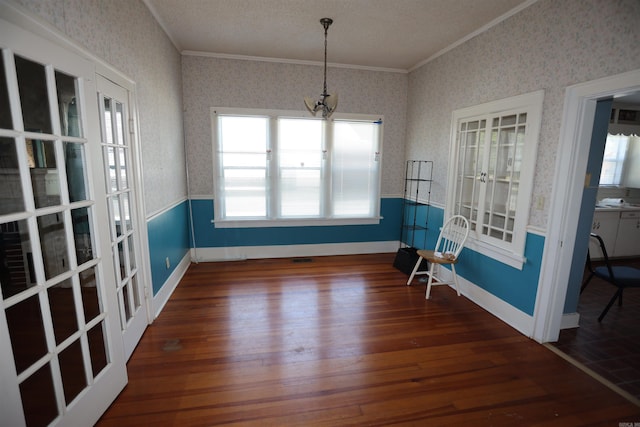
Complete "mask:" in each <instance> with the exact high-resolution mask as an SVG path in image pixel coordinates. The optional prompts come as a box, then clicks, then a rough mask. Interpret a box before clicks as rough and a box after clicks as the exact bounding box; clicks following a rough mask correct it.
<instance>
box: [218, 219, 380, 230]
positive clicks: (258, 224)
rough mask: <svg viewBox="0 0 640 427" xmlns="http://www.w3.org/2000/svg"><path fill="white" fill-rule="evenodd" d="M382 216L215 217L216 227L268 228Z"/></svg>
mask: <svg viewBox="0 0 640 427" xmlns="http://www.w3.org/2000/svg"><path fill="white" fill-rule="evenodd" d="M381 219H382V217H381V216H378V217H374V218H298V219H293V218H292V219H245V220H228V219H213V220H211V223H212V224H214V226H215V228H267V227H327V226H338V225H377V224H380V220H381Z"/></svg>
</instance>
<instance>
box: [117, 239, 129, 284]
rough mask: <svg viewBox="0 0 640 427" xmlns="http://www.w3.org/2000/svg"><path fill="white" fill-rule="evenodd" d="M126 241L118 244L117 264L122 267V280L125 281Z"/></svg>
mask: <svg viewBox="0 0 640 427" xmlns="http://www.w3.org/2000/svg"><path fill="white" fill-rule="evenodd" d="M123 242H124V241H121V242H118V259H117V260H116V262H117V264H116V265H119V266H120V276H119V277H120V279H122V280H124V279H125V278H126V277H127V267H126V265H127V264H126V262H125V257H124V243H123Z"/></svg>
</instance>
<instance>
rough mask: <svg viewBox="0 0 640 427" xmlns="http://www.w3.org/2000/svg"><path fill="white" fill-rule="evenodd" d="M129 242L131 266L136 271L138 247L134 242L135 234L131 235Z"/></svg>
mask: <svg viewBox="0 0 640 427" xmlns="http://www.w3.org/2000/svg"><path fill="white" fill-rule="evenodd" d="M127 242H128V245H129V268H130V269H131V271H134V270H135V269H136V252H135V249H136V248H135V246H134V244H133V235H129V237H128V238H127Z"/></svg>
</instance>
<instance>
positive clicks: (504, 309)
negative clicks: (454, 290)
mask: <svg viewBox="0 0 640 427" xmlns="http://www.w3.org/2000/svg"><path fill="white" fill-rule="evenodd" d="M438 275H440V276H442V279H443V281H451V280H453V275H452V273H451V270H449V269H446V268H440V272H439V273H438ZM458 284H459V285H460V293H461V294H462V295H464V296H465V297H467V298H468V299H469V300H471V301H473V302H474V303H475V304H477V305H478V306H480V307H482V308H483V309H484V310H486V311H488V312H489V313H491V314H493V315H494V316H496V317H497V318H498V319H500V320H502V321H503V322H505V323H506V324H507V325H509V326H511V327H512V328H514V329H515V330H517V331H519V332H520V333H522V334H523V335H525V336H527V337H529V338H531V337H532V335H533V325H534V322H533V316H529V315H528V314H526V313H524V312H523V311H520V310H518V309H517V308H515V307H514V306H512V305H511V304H509V303H507V302H505V301H503V300H501V299H500V298H498V297H497V296H495V295H493V294H492V293H489V292H487V291H486V290H484V289H482V288H481V287H479V286H478V285H475V284H474V283H472V282H470V281H468V280H466V279H465V278H463V277H460V276H458ZM449 286H450V287H453V285H449ZM431 292H432V293H433V289H431Z"/></svg>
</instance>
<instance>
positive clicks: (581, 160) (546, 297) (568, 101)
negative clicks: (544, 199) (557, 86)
mask: <svg viewBox="0 0 640 427" xmlns="http://www.w3.org/2000/svg"><path fill="white" fill-rule="evenodd" d="M638 91H640V70H634V71H630V72H627V73H623V74H619V75H615V76H611V77H606V78H602V79H598V80H594V81H591V82H587V83H582V84H579V85H575V86H571V87H569V88H567V92H566V96H565V107H564V113H563V117H562V128H561V131H560V141H562V144H560V147H559V152H558V161H557V163H556V171H555V175H554V183H555V186H554V190H553V194H552V201H551V208H550V211H549V227H548V231H547V239H546V240H545V249H544V256H543V268H542V271H541V274H540V280H539V284H540V285H539V289H538V294H537V301H536V308H535V312H534V330H533V338H534V339H536V340H537V341H540V342H554V341H557V339H558V336H559V333H560V327H561V323H562V315H563V308H564V303H565V297H566V295H567V286H568V283H569V275H570V267H571V263H572V260H573V255H574V250H573V248H574V245H575V241H576V235H577V223H578V217H579V215H580V209H581V204H582V195H583V189H584V183H585V171H586V167H587V159H588V154H589V148H590V145H591V134H592V130H593V124H594V116H595V110H596V103H597V101H598V100H602V99H607V98H614V101H615V98H618V97H622V96H625V95H629V94H631V93H634V92H638Z"/></svg>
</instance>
